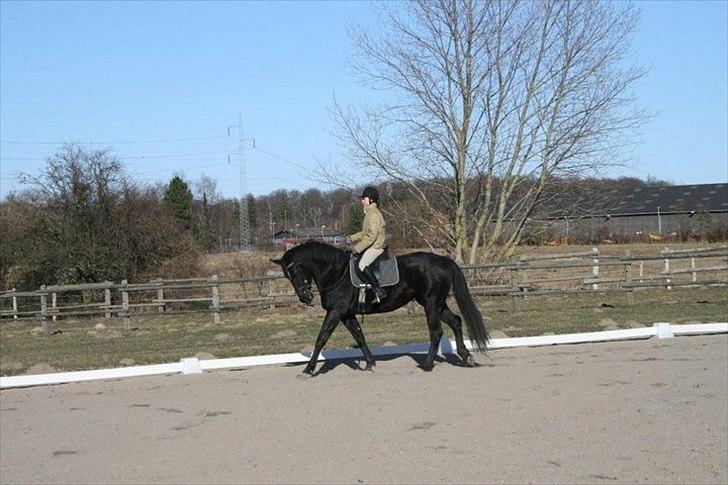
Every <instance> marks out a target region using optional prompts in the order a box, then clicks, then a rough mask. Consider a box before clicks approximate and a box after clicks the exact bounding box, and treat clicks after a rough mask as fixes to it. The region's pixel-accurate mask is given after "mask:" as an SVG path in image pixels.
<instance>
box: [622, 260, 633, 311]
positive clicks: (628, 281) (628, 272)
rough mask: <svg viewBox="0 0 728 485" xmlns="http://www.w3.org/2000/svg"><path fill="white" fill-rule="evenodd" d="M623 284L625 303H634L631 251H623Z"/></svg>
mask: <svg viewBox="0 0 728 485" xmlns="http://www.w3.org/2000/svg"><path fill="white" fill-rule="evenodd" d="M624 286H625V287H626V288H627V289H628V290H629V291H628V292H627V303H634V287H632V251H630V250H629V249H626V250H625V251H624Z"/></svg>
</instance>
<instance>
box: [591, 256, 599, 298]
mask: <svg viewBox="0 0 728 485" xmlns="http://www.w3.org/2000/svg"><path fill="white" fill-rule="evenodd" d="M592 252H593V253H594V254H595V255H597V256H599V250H598V249H597V248H592ZM592 263H594V266H592V276H593V277H594V279H598V278H599V258H594V259H592ZM598 289H599V284H597V283H592V290H598Z"/></svg>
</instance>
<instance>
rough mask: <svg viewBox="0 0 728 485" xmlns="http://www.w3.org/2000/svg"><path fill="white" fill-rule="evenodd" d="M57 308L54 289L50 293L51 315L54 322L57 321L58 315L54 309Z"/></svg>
mask: <svg viewBox="0 0 728 485" xmlns="http://www.w3.org/2000/svg"><path fill="white" fill-rule="evenodd" d="M57 310H58V293H56V292H55V291H54V292H53V293H51V315H52V317H51V318H52V319H53V321H54V322H57V321H58V317H57V316H56V311H57Z"/></svg>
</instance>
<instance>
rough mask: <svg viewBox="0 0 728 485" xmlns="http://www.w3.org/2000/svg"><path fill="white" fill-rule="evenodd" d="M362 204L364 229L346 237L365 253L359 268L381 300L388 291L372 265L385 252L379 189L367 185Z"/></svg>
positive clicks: (359, 250) (359, 251)
mask: <svg viewBox="0 0 728 485" xmlns="http://www.w3.org/2000/svg"><path fill="white" fill-rule="evenodd" d="M359 198H360V199H361V204H362V205H363V206H364V221H363V222H362V230H361V231H360V232H357V233H356V234H352V235H351V236H347V237H346V242H347V243H348V244H353V243H355V244H354V246H353V248H352V250H353V251H354V252H355V253H357V254H360V253H362V252H363V253H364V254H362V256H361V259H360V260H359V270H360V271H361V272H362V274H363V275H364V276H365V277H366V279H367V280H369V281H368V282H369V284H370V285H372V288H373V289H374V299H375V300H376V301H377V302H380V301H381V300H382V299H383V298H384V297H386V296H387V292H386V291H385V290H384V289H383V288H382V287H380V286H379V280H377V277H376V276H375V274H374V271H373V270H372V268H370V265H371V264H372V262H373V261H374V260H375V259H377V257H378V256H379V255H380V254H382V253H383V252H384V246H385V245H384V239H385V233H384V226H386V222H384V218H383V217H382V213H381V212H379V191H378V190H377V189H376V188H374V187H366V188H365V189H364V190H363V191H362V193H361V196H359Z"/></svg>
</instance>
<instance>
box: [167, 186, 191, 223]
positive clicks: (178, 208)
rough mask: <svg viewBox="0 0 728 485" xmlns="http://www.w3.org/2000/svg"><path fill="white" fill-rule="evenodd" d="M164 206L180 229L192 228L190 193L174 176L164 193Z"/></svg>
mask: <svg viewBox="0 0 728 485" xmlns="http://www.w3.org/2000/svg"><path fill="white" fill-rule="evenodd" d="M164 204H165V205H166V207H167V209H168V210H169V211H170V212H171V214H172V215H173V216H174V217H175V219H177V220H178V221H179V222H180V223H181V224H182V227H184V228H185V229H191V227H192V210H191V206H192V192H191V191H190V188H189V187H188V186H187V184H186V183H185V181H184V180H182V179H181V178H180V177H179V176H175V177H174V178H173V179H172V180H171V181H170V182H169V185H167V189H166V190H165V191H164Z"/></svg>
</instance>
